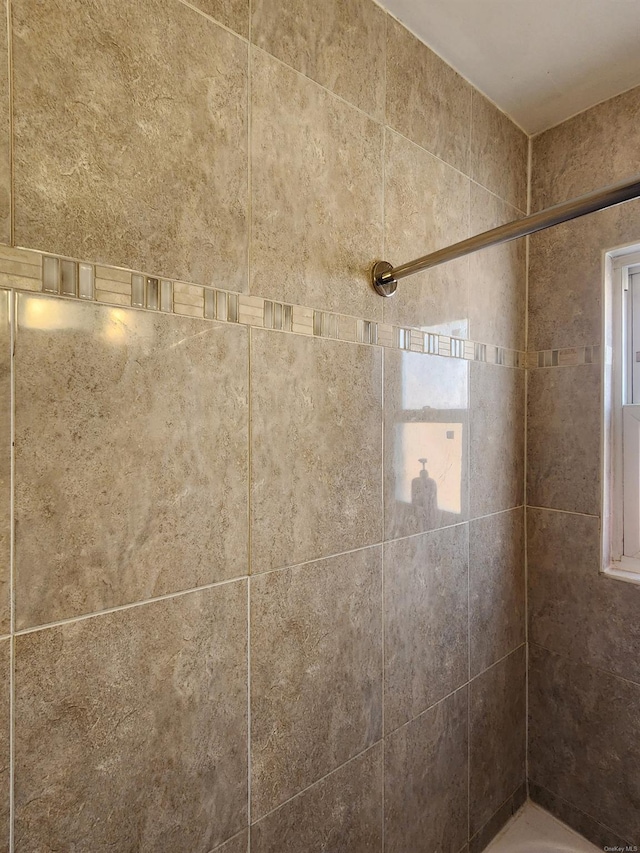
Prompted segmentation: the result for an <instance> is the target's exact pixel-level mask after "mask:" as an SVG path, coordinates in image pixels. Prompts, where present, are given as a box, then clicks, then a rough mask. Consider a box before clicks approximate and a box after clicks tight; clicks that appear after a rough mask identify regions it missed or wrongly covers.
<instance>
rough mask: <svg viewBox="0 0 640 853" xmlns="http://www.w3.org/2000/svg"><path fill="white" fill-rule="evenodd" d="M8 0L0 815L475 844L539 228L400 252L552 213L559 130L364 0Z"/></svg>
mask: <svg viewBox="0 0 640 853" xmlns="http://www.w3.org/2000/svg"><path fill="white" fill-rule="evenodd" d="M6 11H7V12H8V20H9V22H10V26H9V29H8V32H4V33H3V40H2V41H3V48H4V50H5V56H4V59H3V61H2V63H1V68H2V70H3V72H4V73H3V78H2V83H3V85H2V87H1V92H2V97H1V98H0V190H1V192H0V227H1V234H0V236H1V237H2V240H3V241H4V243H5V244H9V245H10V246H11V247H13V248H8V249H3V248H0V286H1V287H2V291H1V293H0V382H1V383H2V385H1V388H0V393H1V398H2V408H1V411H0V484H1V485H0V536H1V539H0V547H1V552H0V569H1V575H0V579H1V580H2V599H1V601H0V605H1V606H0V619H1V627H0V634H1V635H2V639H0V665H1V666H2V667H3V672H4V677H3V679H2V682H1V683H2V693H1V695H0V745H1V749H2V757H1V758H0V771H1V772H0V780H1V784H2V788H1V792H2V796H1V800H0V849H1V850H10V849H11V850H14V851H16V853H18V851H20V853H33V851H35V850H43V851H44V850H69V851H76V852H77V853H80V851H91V853H100V851H107V850H109V851H113V850H117V851H119V853H120V851H132V853H133V851H171V853H178V851H185V853H186V851H189V853H195V852H196V851H202V853H210V851H214V850H215V851H224V853H239V851H243V853H244V852H245V851H246V850H247V846H248V845H249V844H250V848H251V851H253V853H313V851H318V853H319V851H327V850H336V851H337V850H344V851H349V852H350V853H360V851H363V853H364V851H367V853H369V851H382V850H383V849H384V850H385V851H387V853H417V852H418V851H425V853H432V851H434V850H440V851H443V853H445V851H446V853H458V851H461V850H465V851H467V850H469V851H472V853H478V851H480V850H481V849H482V847H483V846H484V845H485V843H486V842H487V841H488V840H489V838H490V837H491V835H492V834H493V833H494V832H495V831H496V830H497V829H498V828H499V827H500V825H501V824H502V823H503V822H504V821H505V820H506V819H507V817H508V816H509V815H510V814H511V812H512V811H513V809H514V808H515V807H516V806H517V805H518V804H519V802H520V801H521V800H522V798H523V796H524V781H525V654H524V641H525V588H524V587H525V579H524V529H523V513H524V509H523V502H524V408H525V399H524V394H525V380H524V369H523V364H524V362H523V359H522V351H523V350H524V349H525V339H524V318H525V311H524V308H525V300H526V294H525V280H526V276H525V254H524V249H523V247H522V246H515V245H512V246H509V247H499V248H496V249H494V250H491V251H488V252H485V253H483V254H479V255H476V256H474V257H473V258H471V259H470V260H469V259H465V260H462V261H458V262H456V263H454V264H450V265H448V266H446V267H443V268H441V269H439V270H436V271H432V272H430V273H425V274H422V275H420V276H416V277H415V278H413V279H411V280H408V281H406V282H403V283H402V285H401V287H400V289H399V292H398V294H397V295H396V296H395V297H394V298H393V299H392V300H388V301H384V300H382V299H381V298H380V297H378V296H377V295H376V294H375V293H374V292H373V291H372V290H371V288H370V285H369V283H368V268H369V266H370V264H371V262H372V261H373V260H374V259H376V258H380V257H386V258H388V259H390V260H392V261H402V260H406V259H409V258H410V257H413V256H415V255H417V254H420V253H422V252H425V251H428V250H430V249H435V248H437V247H438V246H440V245H443V244H446V243H449V242H452V241H454V240H456V239H460V238H463V237H465V236H468V235H469V234H471V233H475V232H477V231H480V230H483V229H486V228H488V227H491V226H493V225H496V224H499V223H501V222H503V221H506V220H510V219H512V218H514V217H517V216H519V215H521V214H522V213H523V212H524V211H525V210H526V204H527V198H526V196H527V192H526V186H527V140H526V138H525V136H524V135H523V134H522V133H521V132H520V131H519V130H518V129H517V128H516V127H515V126H514V125H512V124H511V123H510V122H509V121H508V120H507V119H506V118H505V117H504V116H503V115H502V114H501V113H500V112H498V111H497V110H496V109H495V108H494V107H493V106H492V105H491V104H490V103H489V102H488V101H487V100H485V99H484V98H483V97H482V96H481V95H479V94H478V93H477V92H475V91H474V90H473V89H472V88H471V86H470V85H469V84H468V83H467V82H466V81H464V80H463V79H462V78H460V77H459V76H458V75H457V74H456V73H455V72H453V71H452V70H451V69H450V68H449V67H448V66H446V65H445V64H444V63H443V62H442V61H441V60H440V59H439V58H438V57H437V56H435V55H434V54H433V53H432V52H430V51H429V50H428V49H427V48H426V47H425V46H424V45H422V44H421V43H420V42H418V41H417V40H416V39H415V38H414V37H413V36H412V35H411V34H410V33H409V32H407V31H406V30H405V29H403V28H402V27H401V26H400V25H399V24H398V23H397V22H396V21H395V20H393V19H391V18H390V17H389V16H387V15H386V13H385V12H383V10H382V9H380V8H379V7H378V6H376V5H374V4H373V3H371V2H368V0H347V2H345V0H323V2H322V3H321V4H319V5H318V4H316V3H312V2H310V0H309V2H307V0H254V2H253V8H252V10H250V9H249V3H248V0H198V2H195V3H193V4H187V3H183V2H180V0H138V2H136V3H133V4H129V3H121V2H119V0H56V1H55V2H54V0H47V2H38V1H37V0H10V8H9V9H7V10H6ZM250 12H251V13H250ZM0 19H1V20H2V21H5V20H7V17H5V16H2V17H1V18H0ZM7 38H8V39H9V41H8V42H7ZM8 45H9V48H10V49H9V48H8ZM16 247H17V248H16ZM573 343H574V342H573V341H572V344H573ZM591 343H593V342H592V341H591V340H589V344H591ZM425 457H426V462H424V463H423V462H422V461H421V460H422V459H423V458H425ZM425 466H426V468H425V470H427V471H428V472H429V473H428V476H427V475H423V476H422V477H421V476H420V470H421V468H423V467H425ZM436 490H437V495H436ZM538 781H541V782H543V781H544V780H542V779H541V780H538ZM249 836H250V837H249Z"/></svg>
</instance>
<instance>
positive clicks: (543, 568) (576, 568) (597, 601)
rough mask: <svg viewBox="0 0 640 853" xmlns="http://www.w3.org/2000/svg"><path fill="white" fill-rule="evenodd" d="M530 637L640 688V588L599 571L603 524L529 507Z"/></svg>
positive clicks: (597, 519) (588, 518)
mask: <svg viewBox="0 0 640 853" xmlns="http://www.w3.org/2000/svg"><path fill="white" fill-rule="evenodd" d="M527 529H528V534H527V542H528V573H529V620H530V621H529V636H530V638H531V640H532V642H534V643H538V645H540V646H544V648H546V649H549V650H550V651H552V652H557V653H558V654H561V655H564V656H565V657H568V658H572V659H573V660H575V661H578V662H580V663H585V664H590V665H591V666H594V667H597V668H598V669H603V670H609V671H610V672H613V673H615V674H616V675H620V676H622V677H623V678H628V679H630V680H631V681H636V682H638V683H640V656H639V655H638V654H637V649H639V648H640V624H639V623H638V619H637V618H636V616H637V613H638V608H639V607H640V586H636V585H635V584H629V583H625V582H624V581H618V580H615V579H614V578H611V577H607V576H606V575H603V574H600V566H601V548H600V519H599V518H594V517H591V516H582V515H573V514H570V513H564V512H550V511H549V510H538V509H532V508H529V509H528V510H527Z"/></svg>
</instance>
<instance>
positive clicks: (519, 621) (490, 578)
mask: <svg viewBox="0 0 640 853" xmlns="http://www.w3.org/2000/svg"><path fill="white" fill-rule="evenodd" d="M524 558H525V555H524V510H523V509H522V508H520V509H513V510H510V511H509V512H501V513H499V514H498V515H491V516H488V517H487V518H480V519H476V520H474V521H472V522H471V523H470V525H469V640H470V644H471V653H470V661H471V675H472V676H475V675H478V673H480V672H482V671H483V670H485V669H486V668H487V667H489V666H491V665H492V664H494V663H495V662H496V661H498V660H499V659H500V658H502V657H504V656H505V655H506V654H508V653H509V652H511V651H513V650H514V649H515V648H517V647H518V646H519V645H521V644H522V643H524V641H525V624H526V610H525V571H524V563H525V559H524ZM505 796H506V795H505Z"/></svg>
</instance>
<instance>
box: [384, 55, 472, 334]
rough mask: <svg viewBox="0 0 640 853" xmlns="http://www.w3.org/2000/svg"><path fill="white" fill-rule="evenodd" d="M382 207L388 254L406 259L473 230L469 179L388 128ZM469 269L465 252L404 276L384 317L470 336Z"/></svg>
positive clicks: (387, 256) (396, 261)
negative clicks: (450, 259) (428, 268)
mask: <svg viewBox="0 0 640 853" xmlns="http://www.w3.org/2000/svg"><path fill="white" fill-rule="evenodd" d="M425 50H426V48H425ZM384 211H385V258H384V260H386V261H389V262H390V263H392V264H396V265H397V264H401V263H405V262H406V261H410V260H411V259H412V258H415V257H417V256H419V255H425V254H427V253H428V252H433V251H435V250H436V249H441V248H443V247H444V246H448V245H449V244H451V243H455V242H457V241H458V240H464V239H465V238H466V237H468V236H469V180H468V178H466V177H465V176H464V175H461V174H460V172H458V171H456V169H453V168H451V166H448V165H447V164H446V163H443V162H442V161H441V160H439V159H438V158H437V157H434V156H433V155H431V154H429V153H428V152H427V151H424V150H423V149H422V148H420V147H419V146H418V145H415V144H414V143H412V142H409V141H408V140H407V139H404V138H403V137H401V136H398V134H397V133H393V132H391V131H386V146H385V199H384ZM468 271H469V259H468V258H462V259H460V260H458V261H452V262H451V263H448V264H443V265H442V266H440V267H436V268H434V269H432V270H427V271H426V272H423V273H418V274H417V275H414V276H411V277H410V278H406V279H402V281H401V282H400V283H399V285H398V290H397V292H396V294H395V296H394V297H393V299H387V300H385V301H384V319H385V321H386V322H390V323H398V324H401V325H408V326H420V327H423V328H425V329H430V330H434V331H440V332H443V333H445V334H450V335H454V336H455V337H458V338H466V337H468V305H467V297H468V294H467V283H468Z"/></svg>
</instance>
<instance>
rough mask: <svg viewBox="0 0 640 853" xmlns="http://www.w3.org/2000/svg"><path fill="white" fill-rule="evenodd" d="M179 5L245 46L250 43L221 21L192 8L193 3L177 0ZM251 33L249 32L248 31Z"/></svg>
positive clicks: (186, 0) (196, 7) (194, 7)
mask: <svg viewBox="0 0 640 853" xmlns="http://www.w3.org/2000/svg"><path fill="white" fill-rule="evenodd" d="M178 2H179V3H182V5H183V6H186V7H187V9H191V11H192V12H195V13H196V14H198V15H200V16H201V17H202V18H205V19H206V20H207V21H211V23H212V24H215V25H216V26H217V27H220V29H221V30H224V31H225V32H227V33H230V34H231V35H232V36H235V37H236V38H237V39H239V40H240V41H242V42H244V43H245V44H249V43H250V39H249V38H247V37H246V36H243V35H241V34H240V33H238V32H236V31H235V30H232V29H231V27H228V26H227V25H226V24H223V23H222V21H219V20H218V19H217V18H214V17H213V16H212V15H209V14H208V13H207V12H205V11H204V9H200V8H199V7H198V6H194V5H193V3H190V2H189V0H178ZM249 27H251V18H249ZM249 33H251V30H249Z"/></svg>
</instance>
